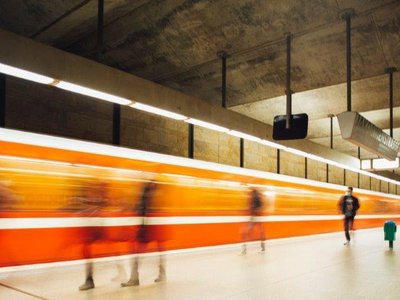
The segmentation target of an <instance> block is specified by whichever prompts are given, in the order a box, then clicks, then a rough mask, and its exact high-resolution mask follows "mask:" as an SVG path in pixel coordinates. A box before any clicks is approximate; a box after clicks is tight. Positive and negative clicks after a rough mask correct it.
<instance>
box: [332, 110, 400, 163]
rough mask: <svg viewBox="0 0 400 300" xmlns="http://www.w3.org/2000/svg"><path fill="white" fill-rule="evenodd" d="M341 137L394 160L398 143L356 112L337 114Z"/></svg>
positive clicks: (397, 150)
mask: <svg viewBox="0 0 400 300" xmlns="http://www.w3.org/2000/svg"><path fill="white" fill-rule="evenodd" d="M337 118H338V121H339V126H340V131H341V134H342V138H343V139H345V140H347V141H349V142H351V143H353V144H356V145H357V146H359V147H361V148H364V149H366V150H368V151H370V152H372V153H375V154H376V155H378V156H379V157H384V158H386V159H388V160H395V159H396V157H397V153H398V152H399V147H400V143H399V142H398V141H396V140H395V139H393V138H391V137H390V136H389V135H388V134H386V133H384V132H383V131H382V129H380V128H378V127H376V126H375V125H374V124H372V123H371V122H369V121H368V120H367V119H365V118H364V117H363V116H361V115H360V114H359V113H358V112H353V111H346V112H342V113H341V114H339V115H337Z"/></svg>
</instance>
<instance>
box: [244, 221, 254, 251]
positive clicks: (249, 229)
mask: <svg viewBox="0 0 400 300" xmlns="http://www.w3.org/2000/svg"><path fill="white" fill-rule="evenodd" d="M253 226H254V223H253V221H252V220H250V221H249V222H248V223H247V224H246V225H245V228H244V230H243V234H242V242H243V245H242V252H241V254H242V255H244V254H246V253H247V247H246V243H247V241H248V239H249V236H250V233H251V232H252V231H253Z"/></svg>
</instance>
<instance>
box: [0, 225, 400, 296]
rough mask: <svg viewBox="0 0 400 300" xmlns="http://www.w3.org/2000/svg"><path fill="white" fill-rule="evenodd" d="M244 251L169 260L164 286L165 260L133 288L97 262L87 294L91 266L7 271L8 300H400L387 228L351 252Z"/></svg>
mask: <svg viewBox="0 0 400 300" xmlns="http://www.w3.org/2000/svg"><path fill="white" fill-rule="evenodd" d="M239 250H240V247H239V246H229V247H225V248H217V249H207V250H201V251H197V252H193V253H184V254H182V253H181V254H169V255H167V275H168V280H167V281H166V282H165V283H157V284H156V283H153V279H154V278H155V277H156V276H157V267H156V265H157V260H156V258H154V257H145V258H143V260H142V265H141V273H140V276H141V278H140V279H141V285H140V286H138V287H130V288H120V287H119V282H118V281H112V280H111V279H112V278H113V277H114V276H116V274H117V268H116V265H115V263H114V262H107V263H106V262H102V263H98V264H96V266H95V283H96V288H95V289H93V290H89V291H85V292H80V291H78V286H79V285H80V284H81V283H82V282H83V277H84V266H83V265H76V266H69V267H62V268H60V267H58V268H54V267H52V268H47V269H40V270H31V271H16V272H9V273H0V299H57V300H61V299H113V300H118V299H174V300H175V299H185V300H186V299H221V300H225V299H226V300H228V299H235V300H236V299H237V300H239V299H240V300H242V299H291V300H292V299H400V256H399V255H400V254H399V253H400V244H396V243H395V248H394V250H393V251H389V250H388V245H387V243H385V242H384V241H383V233H382V230H381V229H379V230H365V231H358V232H357V233H356V237H355V241H354V243H353V244H352V245H351V246H350V247H346V246H343V234H342V233H340V234H339V233H337V234H327V235H318V236H310V237H302V238H293V239H282V240H273V241H269V242H268V243H267V251H266V252H265V253H263V254H259V253H257V252H258V244H257V245H251V246H250V247H249V250H248V253H247V255H246V256H239V255H238V253H239ZM122 263H123V265H124V267H125V269H126V271H128V262H127V261H122Z"/></svg>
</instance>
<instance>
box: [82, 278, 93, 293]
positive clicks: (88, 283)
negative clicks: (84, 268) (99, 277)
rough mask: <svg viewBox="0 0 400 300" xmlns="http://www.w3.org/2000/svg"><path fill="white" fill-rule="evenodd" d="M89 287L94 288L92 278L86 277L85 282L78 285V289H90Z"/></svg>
mask: <svg viewBox="0 0 400 300" xmlns="http://www.w3.org/2000/svg"><path fill="white" fill-rule="evenodd" d="M90 289H94V282H93V279H86V281H85V283H84V284H82V285H81V286H80V287H79V290H80V291H86V290H90Z"/></svg>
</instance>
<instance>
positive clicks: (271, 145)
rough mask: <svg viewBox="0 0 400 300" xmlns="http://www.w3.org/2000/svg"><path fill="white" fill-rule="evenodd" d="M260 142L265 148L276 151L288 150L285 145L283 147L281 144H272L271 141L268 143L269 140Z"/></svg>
mask: <svg viewBox="0 0 400 300" xmlns="http://www.w3.org/2000/svg"><path fill="white" fill-rule="evenodd" d="M258 142H259V143H260V144H263V145H265V146H268V147H272V148H275V149H280V150H284V149H286V148H287V147H286V146H283V145H281V144H278V143H274V142H271V141H267V140H260V141H258Z"/></svg>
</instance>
